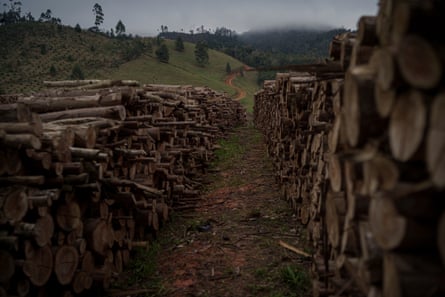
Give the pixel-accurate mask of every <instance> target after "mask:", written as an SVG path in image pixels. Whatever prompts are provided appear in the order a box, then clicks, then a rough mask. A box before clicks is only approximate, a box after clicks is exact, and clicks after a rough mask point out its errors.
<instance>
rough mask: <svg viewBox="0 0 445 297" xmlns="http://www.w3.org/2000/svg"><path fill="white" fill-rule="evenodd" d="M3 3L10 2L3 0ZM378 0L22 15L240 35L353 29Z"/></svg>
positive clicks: (116, 0) (192, 2) (70, 9)
mask: <svg viewBox="0 0 445 297" xmlns="http://www.w3.org/2000/svg"><path fill="white" fill-rule="evenodd" d="M0 2H2V3H4V2H7V0H0ZM377 2H378V0H22V4H23V5H22V12H23V13H26V12H31V13H32V14H33V15H34V17H36V18H38V17H39V16H40V13H41V12H43V11H46V9H51V11H52V13H53V16H54V17H58V18H60V19H62V23H64V24H67V25H71V26H74V25H76V24H77V23H79V24H80V25H81V27H82V28H88V27H91V26H93V25H94V15H93V12H92V8H93V6H94V4H95V3H99V4H100V5H101V6H102V9H103V13H104V23H103V25H102V26H101V28H102V29H103V30H109V29H110V28H114V27H115V26H116V23H117V21H118V20H119V19H120V20H122V22H123V23H124V24H125V26H126V29H127V33H132V34H138V35H142V36H153V35H156V34H157V33H158V32H159V30H160V27H161V25H166V26H168V29H169V31H181V30H184V31H185V32H189V31H190V30H191V29H196V28H197V27H200V26H201V25H203V26H204V27H205V28H206V29H215V28H217V27H223V26H224V27H226V28H230V29H232V30H235V31H236V32H238V33H242V32H245V31H249V30H253V29H259V28H268V27H277V26H285V25H327V26H332V27H345V28H347V29H355V28H356V24H357V20H358V18H359V16H361V15H364V14H366V15H375V14H376V13H377Z"/></svg>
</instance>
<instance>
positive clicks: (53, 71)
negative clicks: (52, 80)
mask: <svg viewBox="0 0 445 297" xmlns="http://www.w3.org/2000/svg"><path fill="white" fill-rule="evenodd" d="M56 74H57V70H56V67H54V65H51V67H50V68H49V75H51V76H56Z"/></svg>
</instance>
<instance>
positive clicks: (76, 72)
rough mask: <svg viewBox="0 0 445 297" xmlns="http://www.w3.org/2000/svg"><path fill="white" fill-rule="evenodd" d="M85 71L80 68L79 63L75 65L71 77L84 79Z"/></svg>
mask: <svg viewBox="0 0 445 297" xmlns="http://www.w3.org/2000/svg"><path fill="white" fill-rule="evenodd" d="M84 78H85V76H84V75H83V71H82V69H81V68H80V66H79V64H76V65H74V67H73V70H72V71H71V79H84Z"/></svg>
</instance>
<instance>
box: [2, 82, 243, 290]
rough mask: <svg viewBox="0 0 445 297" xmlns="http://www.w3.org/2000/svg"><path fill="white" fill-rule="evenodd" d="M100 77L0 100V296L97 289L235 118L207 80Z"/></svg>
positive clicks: (179, 193) (233, 105)
mask: <svg viewBox="0 0 445 297" xmlns="http://www.w3.org/2000/svg"><path fill="white" fill-rule="evenodd" d="M94 83H95V84H96V85H97V86H98V87H101V86H102V85H103V84H102V83H97V82H94ZM56 85H57V86H58V87H60V84H56ZM107 86H108V87H109V88H107V89H103V88H101V89H94V88H83V87H82V88H81V89H50V90H48V91H46V92H45V93H41V94H34V95H33V96H29V97H24V96H16V97H8V100H4V101H3V102H5V101H6V102H7V103H4V104H0V144H1V149H0V263H2V264H1V265H0V296H28V295H30V294H31V292H32V294H34V293H35V292H38V296H46V295H49V292H50V295H51V296H58V295H60V296H69V295H71V294H73V295H76V294H81V293H83V292H88V290H92V288H101V289H103V288H108V287H109V286H110V283H111V282H112V280H113V279H114V278H116V277H117V276H118V275H119V273H120V272H122V270H123V267H124V266H125V265H126V264H127V263H128V262H129V259H130V252H131V250H132V248H133V247H135V246H147V245H148V240H149V239H151V238H152V237H153V235H155V234H156V232H157V231H158V230H159V228H160V226H161V225H162V224H163V223H164V222H165V221H167V220H168V218H169V211H170V210H171V209H175V208H178V209H180V208H182V207H184V206H187V207H190V206H193V203H194V202H196V201H197V199H196V197H197V195H198V194H199V190H200V185H201V184H200V176H201V175H202V174H203V173H205V171H206V168H207V165H208V161H209V160H210V159H211V157H212V152H213V149H214V145H215V141H216V140H217V139H218V138H219V137H223V136H224V135H225V131H227V130H230V129H231V128H233V127H234V126H236V125H239V124H242V123H244V122H245V111H244V109H243V108H242V107H241V105H240V104H239V103H238V102H237V101H232V100H231V99H229V98H227V97H226V96H225V95H224V94H220V93H217V92H214V91H212V90H210V89H208V88H196V87H191V86H168V85H146V86H143V87H132V86H128V85H122V84H119V85H118V86H116V85H111V86H110V85H107ZM11 98H13V99H15V100H12V99H11ZM49 288H51V289H50V290H49Z"/></svg>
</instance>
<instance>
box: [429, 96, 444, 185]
mask: <svg viewBox="0 0 445 297" xmlns="http://www.w3.org/2000/svg"><path fill="white" fill-rule="evenodd" d="M444 112H445V93H444V92H441V93H439V94H438V95H437V96H436V97H435V98H434V100H433V103H432V104H431V108H430V113H429V115H430V121H429V127H428V132H427V135H426V163H427V167H428V171H429V173H430V175H431V180H432V181H433V183H434V184H435V185H436V186H438V187H440V188H444V187H445V158H444V155H445V120H444V117H443V114H444Z"/></svg>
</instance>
